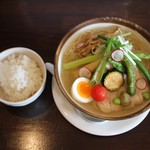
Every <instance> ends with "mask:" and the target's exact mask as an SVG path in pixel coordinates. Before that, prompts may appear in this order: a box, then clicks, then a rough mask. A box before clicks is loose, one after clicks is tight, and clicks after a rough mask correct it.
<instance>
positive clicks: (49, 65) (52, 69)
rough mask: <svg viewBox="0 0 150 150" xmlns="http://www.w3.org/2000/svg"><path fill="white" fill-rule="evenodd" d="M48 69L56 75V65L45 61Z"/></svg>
mask: <svg viewBox="0 0 150 150" xmlns="http://www.w3.org/2000/svg"><path fill="white" fill-rule="evenodd" d="M45 66H46V69H47V70H48V71H49V72H50V73H51V74H52V75H53V76H54V65H53V64H52V63H49V62H46V63H45Z"/></svg>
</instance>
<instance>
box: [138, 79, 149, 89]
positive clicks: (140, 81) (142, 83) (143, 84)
mask: <svg viewBox="0 0 150 150" xmlns="http://www.w3.org/2000/svg"><path fill="white" fill-rule="evenodd" d="M146 86H147V83H146V80H145V79H144V78H138V79H137V80H136V87H137V88H138V89H139V90H144V89H145V88H146Z"/></svg>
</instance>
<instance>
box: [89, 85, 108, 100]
mask: <svg viewBox="0 0 150 150" xmlns="http://www.w3.org/2000/svg"><path fill="white" fill-rule="evenodd" d="M106 96H107V89H106V88H105V87H104V86H102V85H96V86H94V87H93V88H92V90H91V97H92V98H93V99H94V100H95V101H103V100H105V99H106Z"/></svg>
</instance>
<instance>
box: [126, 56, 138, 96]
mask: <svg viewBox="0 0 150 150" xmlns="http://www.w3.org/2000/svg"><path fill="white" fill-rule="evenodd" d="M123 62H124V64H125V66H126V68H127V84H128V87H127V92H128V93H129V94H130V95H131V96H132V95H134V94H135V93H136V89H135V83H136V79H135V72H134V67H133V65H132V63H131V62H130V61H129V60H128V59H127V57H125V58H124V61H123Z"/></svg>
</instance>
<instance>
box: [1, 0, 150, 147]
mask: <svg viewBox="0 0 150 150" xmlns="http://www.w3.org/2000/svg"><path fill="white" fill-rule="evenodd" d="M149 6H150V1H148V0H143V1H141V0H113V1H112V0H80V1H77V0H76V1H71V0H13V1H11V0H1V1H0V51H3V50H5V49H8V48H11V47H28V48H31V49H33V50H35V51H36V52H37V53H39V54H40V55H41V57H42V58H43V60H44V62H51V63H54V56H55V52H56V49H57V46H58V44H59V42H60V40H61V39H62V37H63V36H64V35H65V34H66V33H67V31H69V30H70V29H71V28H72V27H74V26H75V25H77V24H79V23H80V22H83V21H85V20H88V19H92V18H96V17H105V16H109V17H121V18H124V19H127V20H130V21H133V22H135V23H137V24H139V25H140V26H142V27H144V28H145V29H146V30H148V31H150V19H149V18H150V11H149ZM47 75H48V76H47V82H46V87H45V90H44V92H43V93H42V95H41V96H40V97H39V98H38V99H37V100H36V101H35V102H33V103H32V104H30V105H28V106H25V107H20V108H13V107H8V106H6V105H4V104H2V103H0V142H1V144H0V149H2V150H5V149H6V150H9V149H10V150H28V149H30V150H39V149H41V150H73V149H94V150H96V149H112V148H113V149H116V150H120V149H121V150H127V149H128V150H129V149H130V150H135V149H136V150H138V149H140V150H141V149H142V150H147V149H150V139H149V135H150V120H149V117H150V116H149V115H148V116H147V117H146V119H145V120H144V121H143V122H142V123H141V124H140V125H138V126H137V127H136V128H134V129H132V130H131V131H129V132H127V133H124V134H121V135H117V136H109V137H104V136H95V135H91V134H88V133H86V132H83V131H81V130H79V129H77V128H76V127H74V126H73V125H72V124H70V123H69V122H68V121H67V120H66V119H65V118H64V117H63V116H62V114H61V113H60V111H59V110H58V108H57V106H56V104H55V102H54V99H53V96H52V88H51V84H52V75H51V74H50V73H48V74H47Z"/></svg>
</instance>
